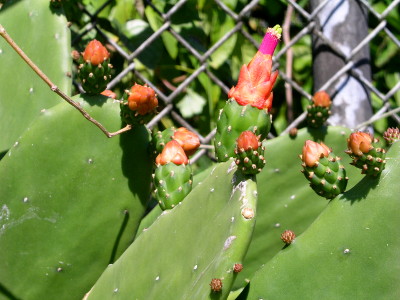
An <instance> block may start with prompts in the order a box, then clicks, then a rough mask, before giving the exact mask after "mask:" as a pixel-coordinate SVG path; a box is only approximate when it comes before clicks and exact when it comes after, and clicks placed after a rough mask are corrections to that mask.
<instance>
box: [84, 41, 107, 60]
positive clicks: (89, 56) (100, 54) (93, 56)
mask: <svg viewBox="0 0 400 300" xmlns="http://www.w3.org/2000/svg"><path fill="white" fill-rule="evenodd" d="M82 55H83V59H84V61H86V62H90V63H91V64H92V65H94V66H97V65H99V64H101V63H103V62H104V61H105V60H106V59H109V58H110V53H109V52H108V51H107V49H106V48H105V47H104V46H103V44H102V43H100V42H99V41H98V40H92V41H90V42H89V44H88V45H87V46H86V49H85V51H84V52H83V53H82Z"/></svg>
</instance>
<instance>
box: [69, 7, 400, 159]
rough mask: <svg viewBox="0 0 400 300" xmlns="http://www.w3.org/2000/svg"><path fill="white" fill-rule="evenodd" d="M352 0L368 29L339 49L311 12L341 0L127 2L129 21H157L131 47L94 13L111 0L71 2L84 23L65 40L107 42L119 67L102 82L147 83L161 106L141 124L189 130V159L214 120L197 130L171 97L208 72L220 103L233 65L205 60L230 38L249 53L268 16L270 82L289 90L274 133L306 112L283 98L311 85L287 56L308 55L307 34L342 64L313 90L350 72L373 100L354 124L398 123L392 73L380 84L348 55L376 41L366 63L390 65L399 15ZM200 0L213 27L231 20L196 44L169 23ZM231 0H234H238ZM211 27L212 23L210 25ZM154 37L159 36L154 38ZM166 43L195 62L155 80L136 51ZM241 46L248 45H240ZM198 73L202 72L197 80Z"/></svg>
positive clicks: (399, 84)
mask: <svg viewBox="0 0 400 300" xmlns="http://www.w3.org/2000/svg"><path fill="white" fill-rule="evenodd" d="M354 1H355V2H356V3H357V5H359V6H360V7H361V9H362V10H363V11H364V12H367V14H368V28H367V35H366V36H365V37H364V38H363V39H362V40H361V41H360V42H359V43H358V44H357V45H356V46H355V47H353V48H352V49H349V51H343V48H341V47H339V46H338V44H337V43H335V41H332V39H331V38H330V37H328V36H327V35H326V32H325V31H323V30H321V27H320V26H317V25H318V14H319V13H321V11H322V10H324V9H326V7H327V5H330V6H331V7H332V3H333V2H334V4H335V5H333V11H334V10H335V9H339V7H340V5H342V4H343V2H347V1H336V0H333V1H332V0H325V1H315V3H316V4H315V3H314V5H313V9H311V8H310V7H311V3H310V2H312V1H297V2H296V1H295V0H288V1H283V0H281V1H278V0H276V1H266V0H265V1H262V0H253V1H247V2H245V3H243V2H244V1H233V0H213V1H212V0H208V1H197V0H196V1H195V0H179V1H178V0H176V1H172V0H170V1H165V4H163V5H157V4H159V2H160V1H151V0H148V1H131V2H132V6H135V9H137V10H138V11H141V16H142V19H141V20H140V22H138V21H137V20H130V21H135V22H136V23H135V24H142V25H143V26H145V25H147V27H148V23H151V22H150V21H151V20H148V19H147V17H148V16H149V14H151V15H152V16H154V19H155V20H158V24H151V25H152V26H151V32H150V33H148V34H147V35H146V37H145V39H144V40H141V41H140V44H138V45H135V47H133V46H132V40H131V39H132V38H135V37H129V36H127V34H126V32H124V31H123V30H118V29H116V30H112V34H110V30H109V27H110V26H113V24H111V25H110V24H109V23H107V22H104V20H103V19H104V18H103V17H102V14H104V13H105V12H107V9H109V8H110V6H112V5H115V1H111V0H110V1H105V2H104V4H102V5H101V6H100V7H97V8H95V10H92V11H90V9H88V7H87V6H85V7H84V6H80V7H79V9H80V10H81V12H82V13H83V14H84V15H85V16H86V20H87V22H86V24H84V26H80V28H76V29H75V32H73V33H74V35H73V43H72V46H73V48H76V49H77V50H80V51H82V48H80V47H81V45H82V44H83V42H84V41H85V39H88V38H89V37H92V36H94V35H95V36H100V38H101V39H102V40H103V42H106V43H107V44H108V46H109V47H112V48H113V57H112V60H114V61H115V60H117V61H118V64H119V65H120V66H122V67H120V68H119V69H116V70H117V73H115V74H114V76H113V79H112V81H111V82H110V83H109V85H108V89H111V90H112V89H114V88H117V87H118V86H119V85H121V82H124V80H125V81H132V80H134V81H138V82H140V83H142V84H143V83H146V84H147V85H149V86H150V87H152V88H153V89H154V90H155V91H156V93H157V95H158V98H159V102H160V104H161V108H160V111H159V113H158V114H157V115H156V116H155V117H154V118H153V119H152V120H151V121H150V122H149V123H148V124H147V126H148V128H154V127H159V128H162V127H163V126H164V125H163V124H161V123H162V121H163V120H164V119H165V118H169V119H170V120H172V123H173V124H174V125H175V126H177V127H180V126H184V127H187V128H188V129H190V130H192V131H194V132H196V133H197V134H198V135H199V137H200V141H201V143H202V147H201V150H200V151H198V152H197V153H196V155H195V156H194V157H193V158H192V159H191V162H192V163H193V162H195V161H197V160H198V159H199V158H200V157H202V156H204V155H205V154H208V155H210V153H209V152H211V151H210V149H211V146H210V145H211V142H212V138H213V136H214V134H215V129H214V128H213V127H215V124H213V123H212V122H210V124H211V125H210V126H209V128H208V129H207V128H206V129H202V130H199V128H198V127H196V126H193V123H192V122H191V120H192V118H196V117H199V115H200V112H198V115H197V116H196V113H194V116H191V118H187V116H184V114H182V110H180V109H179V107H178V105H177V101H178V100H181V99H182V97H184V96H185V95H187V93H188V89H191V86H192V84H193V83H194V82H196V81H201V80H203V85H204V75H205V76H206V77H207V78H208V79H207V80H209V82H210V83H211V84H212V85H213V86H214V90H215V88H217V89H219V91H216V94H217V95H219V99H220V103H224V102H225V100H227V93H228V91H229V89H230V88H231V86H232V85H233V84H235V83H236V80H237V74H238V71H239V70H236V73H235V72H234V71H231V73H230V74H228V75H227V72H226V71H224V70H222V71H221V69H223V68H221V66H217V67H215V65H213V63H214V62H213V55H215V54H216V53H217V52H218V51H220V52H221V51H225V49H226V45H227V44H229V43H232V39H235V41H236V42H235V43H236V46H235V47H240V42H239V41H245V42H246V45H247V49H250V50H249V52H252V54H251V55H254V54H255V52H256V49H257V47H258V46H259V42H260V41H261V38H262V36H263V32H260V28H265V27H266V26H271V27H272V26H274V25H275V24H274V23H271V22H272V21H270V20H273V21H274V22H276V23H280V24H282V25H283V26H282V27H283V37H284V40H283V41H282V42H281V44H280V46H279V47H278V49H277V51H276V52H275V56H274V59H273V61H274V66H273V67H274V68H275V69H279V78H280V84H279V87H275V89H274V91H275V90H276V89H277V88H281V89H282V90H285V91H286V92H287V91H289V92H290V93H289V94H287V93H286V94H285V92H281V93H280V94H281V95H282V97H283V98H284V102H285V100H286V106H285V107H286V110H285V112H283V113H286V114H287V116H286V117H285V120H286V121H285V122H283V124H280V125H279V124H278V125H279V126H281V128H280V130H275V131H274V134H276V135H278V134H283V133H286V132H288V131H289V130H290V129H291V128H292V127H297V126H299V125H300V124H301V122H302V121H303V120H304V119H305V117H306V113H305V112H302V111H301V110H299V109H297V111H296V110H295V111H294V112H293V111H292V110H290V109H291V107H292V106H296V104H295V103H291V102H290V101H289V102H288V100H291V101H292V102H296V101H298V102H299V103H301V102H302V101H303V102H302V103H304V101H307V100H311V97H312V93H313V88H315V86H314V85H315V83H314V82H313V78H312V72H311V71H310V70H311V67H310V66H308V67H309V68H308V73H306V76H307V78H304V76H303V75H304V74H302V72H304V68H298V67H296V63H295V62H293V56H295V58H294V59H295V60H296V59H297V57H299V56H301V55H302V54H304V55H308V56H310V55H311V54H312V42H313V38H312V37H314V40H315V38H316V37H317V38H319V39H321V40H322V41H323V42H324V43H325V44H326V45H327V47H329V50H330V51H331V52H332V53H334V54H335V55H337V56H338V57H340V58H341V59H342V61H343V62H344V63H343V66H341V67H340V68H338V69H337V70H335V72H334V74H333V76H331V77H330V78H327V79H325V80H324V82H323V83H322V84H320V87H319V88H318V90H330V94H331V95H334V94H335V93H336V92H337V91H336V90H335V89H336V88H337V85H336V82H337V80H338V79H339V78H340V77H341V76H342V75H343V74H348V75H351V76H353V77H354V78H356V79H357V80H358V81H359V82H361V84H362V85H363V87H364V88H365V90H366V92H367V93H368V94H370V97H371V99H372V102H373V105H372V106H373V115H371V116H370V117H369V119H367V120H364V122H363V123H362V124H358V126H357V128H362V127H363V126H366V125H368V124H372V123H374V122H376V121H377V120H379V119H380V118H382V117H390V118H389V119H390V120H391V122H393V123H394V124H396V125H397V124H398V123H400V117H399V109H398V107H396V106H398V105H399V104H398V103H400V91H399V90H400V80H398V79H400V78H398V77H399V74H400V73H399V71H398V70H397V71H396V70H394V71H393V72H392V73H391V74H390V75H391V77H390V79H388V80H384V84H383V85H382V84H381V83H379V82H378V80H379V78H378V79H377V78H376V77H374V76H372V77H371V78H369V76H365V74H363V73H362V72H359V70H358V69H357V61H356V59H355V57H356V56H357V55H358V54H359V53H360V51H361V50H362V49H363V48H365V47H376V49H375V52H373V53H375V57H372V58H371V61H374V62H375V63H376V65H378V66H379V65H381V66H383V67H385V66H395V65H396V63H397V64H398V62H399V61H400V60H399V59H400V57H399V52H400V41H399V37H400V28H399V27H400V24H399V26H396V25H393V23H394V22H393V20H392V19H394V16H398V15H400V14H399V3H400V0H394V1H375V2H374V1H367V0H359V1H356V0H354ZM121 2H123V1H121ZM162 2H164V1H162ZM205 2H207V3H209V2H212V5H211V6H209V9H210V8H211V10H212V12H210V13H212V14H216V15H217V16H219V17H220V18H223V19H224V20H227V21H224V22H220V23H219V24H216V25H215V26H218V25H221V24H227V23H228V24H231V25H230V26H221V27H219V28H213V29H211V30H214V32H218V39H217V40H215V38H214V40H213V41H212V42H210V43H209V46H208V47H207V48H204V47H203V48H201V47H199V46H198V43H197V42H196V37H193V36H192V37H189V38H188V36H187V35H185V34H184V29H185V28H184V26H179V25H182V24H177V23H174V22H175V21H176V20H179V17H181V16H185V15H186V14H188V10H191V11H193V10H194V11H195V10H196V9H198V6H199V5H204V3H205ZM239 2H240V3H241V5H239V4H238V3H239ZM349 2H351V1H349ZM202 3H203V4H202ZM160 7H161V8H160ZM274 7H281V8H282V10H283V11H284V14H283V15H282V16H283V17H284V18H283V19H281V20H277V15H276V14H274V13H275V12H276V9H271V8H274ZM260 8H261V9H260ZM260 10H261V11H263V15H262V16H258V17H256V18H254V17H253V16H254V15H257V12H259V11H260ZM144 11H146V14H145V13H143V12H144ZM199 16H200V15H197V17H199ZM200 17H201V16H200ZM278 17H279V16H278ZM399 19H400V18H399ZM399 19H397V20H399ZM200 21H201V20H200ZM153 23H154V22H153ZM211 26H214V25H213V24H211ZM147 27H146V28H147ZM72 28H73V27H72ZM198 30H202V28H198ZM208 31H210V29H208ZM257 31H259V32H258V35H259V36H260V38H259V39H257V38H255V34H257ZM165 35H168V36H165ZM163 38H164V39H163ZM206 38H207V37H206ZM160 41H162V42H161V43H160ZM168 42H170V43H175V45H177V47H178V48H179V50H180V53H183V54H181V55H185V56H186V57H181V61H190V62H192V64H191V65H192V66H193V65H195V66H196V68H191V69H190V70H189V71H187V72H186V73H184V74H185V75H184V76H179V77H177V78H176V81H174V82H172V83H171V82H168V81H163V82H162V81H160V80H159V79H158V80H155V79H154V78H155V75H154V72H155V71H154V69H153V70H152V72H149V70H148V69H146V67H144V66H143V65H144V64H143V62H142V61H141V55H143V54H144V53H147V52H149V51H150V50H151V51H154V47H155V45H157V46H156V47H168V45H167V44H166V43H168ZM133 44H134V43H133ZM238 45H239V46H238ZM249 45H250V46H251V48H252V49H251V48H249V47H248V46H249ZM373 45H375V46H373ZM203 46H204V44H203ZM296 46H297V48H296ZM151 51H150V52H151ZM293 51H295V53H293ZM385 51H386V52H389V54H387V55H385V59H384V62H382V61H378V62H376V61H377V60H383V59H382V57H380V56H378V55H377V54H378V53H379V54H381V53H382V52H385ZM249 55H250V54H249ZM150 56H151V54H150ZM150 60H151V58H150ZM112 62H113V61H112ZM248 62H249V61H244V60H243V61H239V62H237V65H241V64H245V63H248ZM306 62H307V63H308V64H309V62H311V59H308V61H306ZM307 63H306V64H307ZM113 64H114V62H113ZM398 66H400V64H398ZM184 67H185V66H181V68H182V70H183V69H184ZM186 67H187V66H186ZM175 68H178V69H179V66H178V67H177V66H175ZM228 70H229V69H228ZM296 72H297V73H296ZM372 72H374V70H372ZM149 74H150V75H149ZM386 75H387V74H386ZM201 76H203V78H202V77H201ZM235 76H236V78H235ZM302 76H303V77H302ZM384 76H385V74H384ZM127 78H128V79H127ZM227 78H228V79H227ZM75 86H76V87H77V89H80V86H79V83H77V82H75ZM274 93H275V92H274ZM288 97H292V98H293V99H287V98H288ZM334 100H335V99H333V101H334ZM275 101H276V100H274V105H275ZM396 104H397V105H396ZM215 106H216V107H218V104H215ZM220 106H221V105H219V107H220ZM281 123H282V122H281ZM393 123H392V124H393ZM278 125H276V126H278ZM205 130H206V131H205ZM200 131H201V132H200ZM273 137H274V135H272V134H270V136H269V138H273Z"/></svg>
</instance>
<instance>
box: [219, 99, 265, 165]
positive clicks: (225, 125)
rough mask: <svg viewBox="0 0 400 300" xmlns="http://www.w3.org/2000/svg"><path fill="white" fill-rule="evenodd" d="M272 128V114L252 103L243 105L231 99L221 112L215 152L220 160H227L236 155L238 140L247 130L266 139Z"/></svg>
mask: <svg viewBox="0 0 400 300" xmlns="http://www.w3.org/2000/svg"><path fill="white" fill-rule="evenodd" d="M270 128H271V115H269V114H268V112H267V111H265V110H260V109H258V108H256V107H253V106H251V105H246V106H241V105H239V104H238V103H237V102H236V101H235V100H234V99H229V100H228V101H227V102H226V104H225V106H224V108H223V109H222V110H221V112H220V116H219V118H218V123H217V132H216V134H215V142H214V144H215V152H216V156H217V159H218V161H220V162H223V161H227V160H228V159H229V158H230V157H234V155H235V145H236V140H237V138H238V137H239V135H240V134H241V133H242V132H243V131H246V130H249V131H252V132H254V133H255V134H256V135H261V137H260V141H262V140H264V139H265V138H266V137H267V135H268V133H269V130H270Z"/></svg>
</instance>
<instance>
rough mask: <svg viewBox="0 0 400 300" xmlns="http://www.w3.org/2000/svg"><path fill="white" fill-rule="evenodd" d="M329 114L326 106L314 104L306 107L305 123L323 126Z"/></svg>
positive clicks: (317, 126) (314, 126)
mask: <svg viewBox="0 0 400 300" xmlns="http://www.w3.org/2000/svg"><path fill="white" fill-rule="evenodd" d="M330 115H331V111H330V109H329V108H328V107H324V106H316V105H315V104H312V105H309V106H308V107H307V123H308V126H310V127H313V128H319V127H321V126H323V125H324V124H325V122H326V120H328V118H329V116H330Z"/></svg>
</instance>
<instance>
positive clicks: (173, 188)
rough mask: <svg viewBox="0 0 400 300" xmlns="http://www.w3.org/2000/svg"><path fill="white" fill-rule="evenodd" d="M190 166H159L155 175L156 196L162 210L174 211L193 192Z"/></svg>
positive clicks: (172, 164) (169, 164)
mask: <svg viewBox="0 0 400 300" xmlns="http://www.w3.org/2000/svg"><path fill="white" fill-rule="evenodd" d="M192 183H193V181H192V168H191V167H190V165H175V164H174V163H172V162H171V163H168V164H166V165H163V166H162V165H160V166H157V168H156V171H155V173H154V186H155V188H156V189H155V191H154V192H155V194H156V199H157V201H158V203H159V204H160V207H161V209H162V210H166V209H172V208H174V207H175V206H176V205H178V204H179V202H181V201H183V199H184V198H185V197H186V196H187V194H189V192H190V191H191V190H192Z"/></svg>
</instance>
